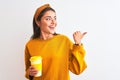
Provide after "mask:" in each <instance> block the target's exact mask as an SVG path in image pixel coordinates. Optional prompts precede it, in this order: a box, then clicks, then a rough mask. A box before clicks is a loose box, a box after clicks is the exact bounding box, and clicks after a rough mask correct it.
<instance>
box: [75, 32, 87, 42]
mask: <svg viewBox="0 0 120 80" xmlns="http://www.w3.org/2000/svg"><path fill="white" fill-rule="evenodd" d="M86 33H87V32H83V33H81V32H80V31H76V32H74V33H73V39H74V42H75V44H81V40H82V38H83V37H84V35H85V34H86Z"/></svg>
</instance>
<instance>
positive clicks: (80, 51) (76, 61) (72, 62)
mask: <svg viewBox="0 0 120 80" xmlns="http://www.w3.org/2000/svg"><path fill="white" fill-rule="evenodd" d="M85 54H86V52H85V50H84V47H83V44H81V45H74V44H72V49H71V50H70V57H69V69H70V71H71V72H72V73H74V74H77V75H78V74H80V73H82V72H83V71H84V70H85V69H86V67H87V64H86V62H85V60H84V57H85Z"/></svg>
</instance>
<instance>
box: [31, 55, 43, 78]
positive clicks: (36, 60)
mask: <svg viewBox="0 0 120 80" xmlns="http://www.w3.org/2000/svg"><path fill="white" fill-rule="evenodd" d="M30 62H31V65H32V66H34V67H35V68H36V69H37V70H38V73H37V74H36V75H35V77H39V76H41V75H42V57H41V56H33V57H31V58H30Z"/></svg>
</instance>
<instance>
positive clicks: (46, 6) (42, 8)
mask: <svg viewBox="0 0 120 80" xmlns="http://www.w3.org/2000/svg"><path fill="white" fill-rule="evenodd" d="M45 8H51V7H50V5H49V4H44V5H42V6H40V7H39V8H38V9H37V10H36V12H35V15H34V18H35V21H37V18H38V16H39V14H40V13H41V12H42V10H44V9H45Z"/></svg>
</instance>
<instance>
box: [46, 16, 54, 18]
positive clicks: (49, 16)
mask: <svg viewBox="0 0 120 80" xmlns="http://www.w3.org/2000/svg"><path fill="white" fill-rule="evenodd" d="M48 17H49V18H51V16H45V17H44V18H48ZM54 18H56V16H54Z"/></svg>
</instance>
